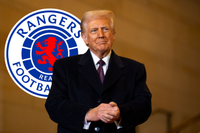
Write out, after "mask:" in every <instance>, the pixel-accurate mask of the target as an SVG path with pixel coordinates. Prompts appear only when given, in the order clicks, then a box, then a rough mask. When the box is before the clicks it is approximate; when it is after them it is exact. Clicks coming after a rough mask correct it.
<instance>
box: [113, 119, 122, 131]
mask: <svg viewBox="0 0 200 133" xmlns="http://www.w3.org/2000/svg"><path fill="white" fill-rule="evenodd" d="M121 121H122V117H120V120H119V121H114V123H115V125H116V126H117V129H120V128H122V126H121Z"/></svg>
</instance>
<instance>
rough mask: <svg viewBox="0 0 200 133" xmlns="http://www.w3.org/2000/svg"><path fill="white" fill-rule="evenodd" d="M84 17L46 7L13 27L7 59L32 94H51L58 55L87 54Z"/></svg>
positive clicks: (17, 80)
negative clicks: (81, 26)
mask: <svg viewBox="0 0 200 133" xmlns="http://www.w3.org/2000/svg"><path fill="white" fill-rule="evenodd" d="M86 50H87V46H86V45H85V44H84V41H83V40H82V38H81V31H80V20H79V19H78V18H76V17H75V16H74V15H72V14H70V13H68V12H65V11H62V10H58V9H42V10H37V11H34V12H32V13H30V14H28V15H26V16H25V17H23V18H22V19H21V20H20V21H19V22H18V23H17V24H16V25H15V26H14V27H13V29H12V30H11V32H10V34H9V36H8V38H7V41H6V46H5V62H6V66H7V69H8V72H9V74H10V76H11V77H12V79H13V80H14V82H15V83H16V84H17V85H18V86H19V87H20V88H21V89H22V90H24V91H25V92H27V93H28V94H30V95H33V96H36V97H39V98H47V96H48V93H49V90H50V87H51V81H52V71H53V64H54V62H55V61H56V60H57V59H60V58H64V57H68V56H73V55H77V54H83V53H84V52H85V51H86Z"/></svg>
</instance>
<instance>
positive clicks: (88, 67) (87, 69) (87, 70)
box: [78, 50, 102, 94]
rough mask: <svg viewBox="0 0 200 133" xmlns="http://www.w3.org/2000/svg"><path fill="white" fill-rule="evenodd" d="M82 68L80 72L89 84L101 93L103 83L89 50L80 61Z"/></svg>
mask: <svg viewBox="0 0 200 133" xmlns="http://www.w3.org/2000/svg"><path fill="white" fill-rule="evenodd" d="M78 64H79V65H80V69H79V72H80V73H81V74H82V75H83V76H84V77H85V79H86V80H87V81H88V82H89V84H90V85H91V86H92V87H93V88H94V89H95V90H96V91H97V92H98V93H99V94H100V93H101V88H102V84H101V81H100V79H99V75H98V72H97V70H96V68H95V66H94V62H93V59H92V56H91V53H90V50H88V51H87V52H86V53H85V54H83V56H81V58H80V60H79V63H78Z"/></svg>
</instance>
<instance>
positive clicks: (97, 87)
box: [45, 50, 151, 133]
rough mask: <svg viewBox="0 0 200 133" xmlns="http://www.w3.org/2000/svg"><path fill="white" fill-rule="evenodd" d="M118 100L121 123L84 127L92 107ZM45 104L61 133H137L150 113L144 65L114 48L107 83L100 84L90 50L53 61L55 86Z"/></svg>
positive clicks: (105, 79)
mask: <svg viewBox="0 0 200 133" xmlns="http://www.w3.org/2000/svg"><path fill="white" fill-rule="evenodd" d="M111 101H113V102H115V103H117V105H118V107H119V109H120V113H121V116H122V122H121V126H122V127H123V128H121V129H117V128H116V125H115V124H114V123H112V124H106V123H103V122H101V121H98V122H92V123H91V125H90V128H89V130H83V121H84V118H85V115H86V113H87V112H88V110H89V109H91V108H94V107H96V106H98V105H99V104H101V103H109V102H111ZM45 107H46V109H47V112H48V113H49V116H50V118H51V119H52V120H53V121H55V122H56V123H58V133H76V132H77V133H82V132H83V133H86V132H87V133H93V132H94V133H95V132H100V133H118V132H119V133H134V132H135V127H136V126H137V125H138V124H141V123H143V122H144V121H146V120H147V119H148V117H149V116H150V114H151V93H150V91H149V89H148V87H147V85H146V71H145V67H144V65H143V64H141V63H139V62H136V61H134V60H131V59H127V58H124V57H120V56H117V55H116V54H115V53H114V51H112V54H111V58H110V61H109V66H108V70H107V73H106V75H105V78H104V83H103V84H101V82H100V79H99V76H98V73H97V71H96V68H95V66H94V63H93V59H92V56H91V53H90V51H89V50H88V51H87V52H86V53H85V54H83V55H77V56H73V57H67V58H63V59H59V60H57V61H56V62H55V63H54V67H53V78H52V87H51V90H50V93H49V96H48V98H47V100H46V103H45Z"/></svg>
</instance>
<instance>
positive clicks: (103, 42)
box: [97, 41, 107, 44]
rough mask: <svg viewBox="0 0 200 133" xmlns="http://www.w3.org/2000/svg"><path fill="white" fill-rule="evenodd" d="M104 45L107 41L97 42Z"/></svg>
mask: <svg viewBox="0 0 200 133" xmlns="http://www.w3.org/2000/svg"><path fill="white" fill-rule="evenodd" d="M105 43H107V41H99V42H97V44H105Z"/></svg>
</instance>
